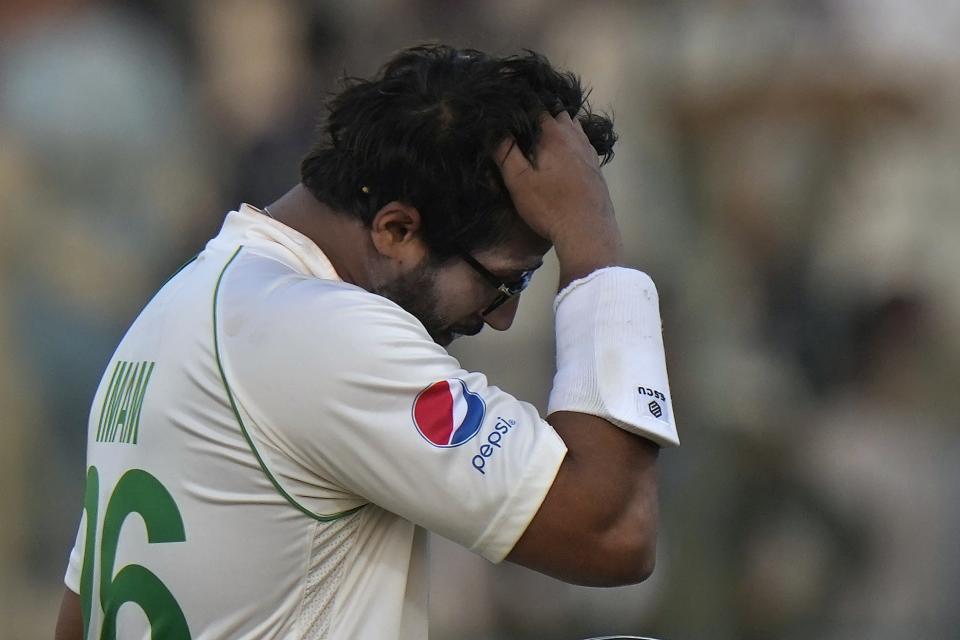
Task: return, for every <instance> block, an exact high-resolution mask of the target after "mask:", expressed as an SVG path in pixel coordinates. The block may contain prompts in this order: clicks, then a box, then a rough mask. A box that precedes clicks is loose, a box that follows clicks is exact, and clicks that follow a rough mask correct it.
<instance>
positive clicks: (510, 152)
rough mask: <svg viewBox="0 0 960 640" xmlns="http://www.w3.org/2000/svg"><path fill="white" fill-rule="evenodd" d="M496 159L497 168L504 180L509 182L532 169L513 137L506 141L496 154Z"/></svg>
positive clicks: (501, 144)
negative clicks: (510, 179) (513, 177)
mask: <svg viewBox="0 0 960 640" xmlns="http://www.w3.org/2000/svg"><path fill="white" fill-rule="evenodd" d="M494 159H495V160H496V161H497V166H499V167H500V173H501V174H502V175H503V178H504V180H506V181H508V182H509V178H511V177H512V176H515V175H518V174H520V173H523V172H524V171H527V170H529V169H530V163H529V162H528V161H527V158H526V157H525V156H524V155H523V152H522V151H520V147H519V146H517V141H516V140H514V139H513V137H510V138H507V139H505V140H504V141H503V142H501V143H500V145H499V146H498V147H497V150H496V151H495V152H494Z"/></svg>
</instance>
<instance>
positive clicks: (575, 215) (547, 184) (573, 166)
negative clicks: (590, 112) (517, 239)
mask: <svg viewBox="0 0 960 640" xmlns="http://www.w3.org/2000/svg"><path fill="white" fill-rule="evenodd" d="M540 125H541V127H542V131H543V133H542V135H541V138H540V143H539V144H538V146H537V149H536V166H534V165H532V164H530V162H529V161H528V160H527V159H526V158H525V157H524V155H523V153H522V152H521V151H520V149H519V148H517V145H516V143H515V142H514V140H513V139H512V138H508V139H507V140H504V142H503V143H502V144H501V146H500V148H499V149H498V151H497V159H498V164H499V166H500V171H501V173H502V174H503V180H504V183H505V184H506V185H507V189H509V191H510V197H511V198H512V199H513V204H514V206H515V207H516V208H517V212H518V213H519V214H520V217H521V218H523V220H524V222H526V223H527V225H528V226H529V227H530V228H531V229H533V230H534V232H536V233H537V234H538V235H540V236H542V237H544V238H546V239H548V240H550V241H551V242H552V243H553V245H554V247H555V248H556V251H557V257H558V259H559V261H560V286H559V288H561V289H562V288H563V287H565V286H566V285H567V284H569V283H570V282H571V281H572V280H575V279H577V278H582V277H583V276H586V275H588V274H589V273H591V272H592V271H595V270H596V269H599V268H602V267H608V266H613V265H619V264H621V263H622V261H623V247H622V243H621V240H620V231H619V229H618V228H617V221H616V218H615V217H614V212H613V203H612V202H611V201H610V192H609V190H608V189H607V183H606V181H605V180H604V179H603V174H602V173H601V172H600V162H599V159H598V157H597V152H596V150H594V148H593V147H592V146H591V145H590V142H589V140H588V139H587V136H586V134H584V132H583V129H582V128H581V126H580V123H579V122H578V121H576V120H571V118H570V116H569V115H568V114H567V113H566V112H565V111H561V112H560V114H559V115H557V116H556V117H555V118H554V117H551V116H550V114H548V113H546V112H545V113H544V114H543V115H542V116H541V118H540Z"/></svg>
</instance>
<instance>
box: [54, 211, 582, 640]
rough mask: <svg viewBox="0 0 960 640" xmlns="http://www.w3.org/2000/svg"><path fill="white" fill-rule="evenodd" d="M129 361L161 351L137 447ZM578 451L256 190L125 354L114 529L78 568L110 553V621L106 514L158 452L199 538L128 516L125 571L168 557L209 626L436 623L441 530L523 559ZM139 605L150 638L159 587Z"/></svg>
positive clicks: (74, 583)
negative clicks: (432, 581) (346, 276)
mask: <svg viewBox="0 0 960 640" xmlns="http://www.w3.org/2000/svg"><path fill="white" fill-rule="evenodd" d="M119 361H128V362H141V361H150V362H155V363H156V364H155V368H154V369H153V373H152V376H151V378H150V380H149V383H148V384H147V386H146V390H145V392H144V394H143V408H142V411H141V413H140V425H139V435H138V440H137V442H136V444H132V443H125V442H101V441H98V440H97V438H96V432H97V430H98V425H99V424H100V422H101V413H102V407H103V404H104V400H105V398H106V397H107V396H108V395H109V388H110V380H111V372H112V371H113V370H114V367H115V363H116V362H119ZM436 383H441V384H440V385H439V386H437V387H436V389H434V386H435V384H436ZM461 383H462V384H461ZM430 389H434V390H433V391H430ZM448 401H449V406H448V404H447V402H448ZM415 403H416V406H415ZM448 408H449V412H448V411H447V410H448ZM471 420H474V421H476V426H477V427H478V430H477V432H476V433H475V434H474V435H472V437H467V436H470V431H471V428H470V427H471V425H472V424H474V423H473V422H471ZM454 421H456V422H454ZM447 424H449V425H451V430H450V433H447V432H446V431H444V428H445V425H447ZM461 424H462V425H466V426H465V427H464V428H463V430H458V429H456V428H454V427H456V426H457V425H461ZM418 425H420V426H419V428H418ZM431 430H432V431H431ZM423 432H425V433H426V435H425V434H424V433H423ZM443 438H446V440H444V439H443ZM431 440H434V441H436V442H438V443H439V444H435V443H434V442H433V441H431ZM451 440H453V441H454V442H453V443H452V444H451ZM460 440H463V442H460V444H457V442H459V441H460ZM565 453H566V448H565V446H564V444H563V442H562V440H561V439H560V438H559V436H558V435H557V434H556V432H554V431H553V429H552V428H551V427H550V426H549V425H548V424H547V423H546V422H544V421H543V420H542V419H541V417H540V416H539V415H538V413H537V411H536V409H535V408H534V407H533V406H532V405H530V404H527V403H524V402H520V401H518V400H517V399H515V398H513V397H511V396H510V395H509V394H507V393H505V392H503V391H501V390H500V389H498V388H496V387H493V386H489V385H488V384H487V380H486V378H485V377H484V376H483V375H482V374H479V373H472V372H468V371H465V370H463V369H462V368H461V367H460V365H459V364H458V362H457V361H456V360H455V359H454V358H453V357H451V356H450V355H449V354H447V352H446V351H445V350H444V349H443V348H441V347H439V346H438V345H436V344H435V343H434V342H432V341H431V339H430V337H429V336H428V334H427V333H426V331H425V329H424V328H423V326H422V325H421V324H420V323H419V322H418V321H417V320H416V319H415V318H414V317H413V316H411V315H410V314H408V313H407V312H405V311H404V310H403V309H401V308H400V307H398V306H397V305H395V304H393V303H392V302H390V301H388V300H386V299H385V298H382V297H380V296H377V295H373V294H371V293H369V292H367V291H364V290H363V289H360V288H358V287H355V286H352V285H349V284H346V283H344V282H342V281H340V280H339V278H338V277H337V275H336V273H335V272H334V271H333V268H332V267H331V265H330V263H329V261H328V260H327V259H326V257H325V256H324V255H323V254H322V253H321V252H320V250H319V249H318V248H317V247H316V245H314V243H312V242H311V241H310V240H309V239H307V238H306V237H304V236H302V235H301V234H299V233H297V232H295V231H293V230H291V229H289V228H287V227H285V226H284V225H282V224H280V223H278V222H276V221H275V220H272V219H270V218H267V217H266V216H264V215H262V214H260V213H258V212H257V211H256V210H254V209H253V208H251V207H248V206H246V205H244V207H242V208H241V210H240V211H239V212H231V213H229V214H228V215H227V218H226V221H225V223H224V226H223V229H222V231H221V232H220V234H219V235H218V236H217V237H216V238H214V239H213V240H211V241H210V243H209V244H208V245H207V247H206V249H205V250H204V251H203V253H201V254H200V256H199V257H198V258H197V260H195V261H194V262H193V263H191V264H190V265H188V266H187V267H186V268H184V269H183V270H182V271H181V272H180V273H179V274H177V275H176V276H175V277H174V278H173V279H171V281H170V282H169V283H167V284H166V285H165V286H164V287H163V288H162V289H161V291H160V292H159V293H158V294H157V295H156V296H155V298H154V299H153V300H152V301H151V302H150V303H149V304H148V305H147V307H146V308H145V309H144V310H143V312H142V313H141V314H140V316H139V317H138V318H137V320H136V321H135V322H134V324H133V326H132V327H131V328H130V330H129V331H128V333H127V335H126V336H125V337H124V339H123V341H122V342H121V344H120V346H119V347H118V349H117V351H116V353H115V354H114V356H113V359H112V361H111V363H110V365H109V366H108V368H107V374H105V376H104V378H103V381H102V382H101V385H100V388H99V390H98V392H97V395H96V397H95V399H94V403H93V410H92V412H91V416H90V436H89V440H88V453H87V458H88V468H90V467H96V469H97V473H98V476H99V496H98V501H97V505H98V511H99V513H98V515H97V532H98V533H97V536H96V540H95V544H94V545H92V546H91V545H85V544H84V541H85V537H86V536H85V535H84V533H83V531H81V533H80V534H79V535H78V539H77V548H75V549H74V552H73V553H72V554H71V560H70V565H69V568H68V570H67V574H66V578H65V582H66V584H67V586H68V587H70V588H71V589H72V590H74V591H78V592H79V589H80V584H81V579H80V575H81V571H82V568H81V565H82V564H83V560H84V558H85V554H91V553H92V554H95V555H93V556H92V557H93V558H94V559H93V561H92V564H91V566H93V567H94V574H93V579H92V581H91V582H92V585H93V586H92V591H93V593H92V594H90V595H91V601H92V603H93V605H92V615H91V618H92V625H91V628H90V637H98V636H99V635H100V626H101V624H102V622H103V612H102V608H101V606H100V603H101V595H102V594H100V593H99V591H100V586H101V577H100V575H99V573H100V570H101V567H102V566H103V564H102V563H103V560H104V559H103V556H104V550H103V548H102V547H104V546H106V545H104V544H103V542H102V539H103V533H102V529H103V527H104V525H103V521H104V517H105V511H107V504H108V503H109V501H110V498H111V494H112V492H113V490H114V487H115V485H116V484H117V482H118V480H119V479H120V478H121V476H122V475H123V474H125V473H126V472H128V471H129V470H131V469H142V470H144V471H146V472H147V473H149V474H150V475H152V476H153V477H154V478H156V480H157V481H158V482H159V484H160V485H162V486H163V487H164V488H165V489H166V490H167V491H168V492H169V494H170V497H171V498H172V501H173V503H174V504H175V505H176V508H177V510H178V511H179V513H180V515H181V516H182V521H183V527H184V532H185V536H184V537H185V539H184V541H182V542H166V543H160V542H155V543H149V542H148V538H147V531H146V527H145V524H144V522H146V521H148V520H150V518H151V517H154V516H150V515H149V514H148V516H147V517H145V518H143V519H142V520H141V518H139V517H136V516H130V517H128V518H126V520H125V521H124V522H123V524H122V526H121V530H120V534H119V543H118V546H117V552H116V561H115V564H114V565H113V573H114V576H113V577H115V576H116V575H117V574H118V572H119V571H121V569H122V568H123V567H124V566H125V565H128V564H137V565H142V566H143V567H145V568H147V569H148V570H149V571H151V572H153V573H154V574H156V576H157V578H158V579H159V581H160V582H162V583H163V585H164V586H165V587H166V588H167V589H168V590H169V592H170V593H171V594H172V596H173V598H174V599H175V600H176V602H177V603H178V605H179V607H180V608H181V609H182V611H183V614H184V617H185V618H186V621H187V623H188V625H189V629H190V633H191V636H192V637H193V638H211V639H212V638H234V639H239V638H287V637H296V638H314V637H317V638H319V637H323V638H424V637H426V635H427V588H428V585H427V569H426V531H425V529H429V530H432V531H435V532H437V533H439V534H441V535H443V536H445V537H448V538H450V539H452V540H454V541H456V542H459V543H460V544H463V545H464V546H466V547H468V548H470V549H472V550H474V551H476V552H477V553H479V554H481V555H483V556H484V557H486V558H488V559H489V560H492V561H494V562H498V561H500V560H502V559H503V558H504V557H505V556H506V555H507V554H508V553H509V551H510V549H511V548H512V547H513V545H514V544H515V543H516V541H517V539H518V538H519V537H520V535H521V534H522V533H523V531H524V530H525V528H526V527H527V525H528V524H529V522H530V520H531V519H532V517H533V516H534V514H535V513H536V511H537V509H538V508H539V506H540V504H541V502H542V501H543V499H544V497H545V495H546V493H547V491H548V489H549V488H550V486H551V484H552V482H553V479H554V477H555V475H556V473H557V470H558V469H559V466H560V463H561V461H562V459H563V457H564V455H565ZM88 547H89V548H88ZM108 582H109V580H108ZM82 595H87V594H82ZM117 620H118V634H117V637H121V638H135V637H136V638H143V637H149V635H150V630H149V622H148V619H147V617H146V616H145V615H144V613H143V612H142V611H141V608H140V607H139V606H138V605H137V604H133V603H131V604H125V605H123V606H122V607H121V608H120V610H119V614H118V617H117ZM165 637H169V636H165Z"/></svg>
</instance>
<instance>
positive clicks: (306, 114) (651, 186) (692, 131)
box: [0, 0, 960, 640]
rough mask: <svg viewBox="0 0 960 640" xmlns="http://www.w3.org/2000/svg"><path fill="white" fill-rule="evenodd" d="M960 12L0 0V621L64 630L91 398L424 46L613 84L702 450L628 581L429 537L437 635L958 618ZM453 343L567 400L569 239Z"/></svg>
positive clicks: (897, 6)
mask: <svg viewBox="0 0 960 640" xmlns="http://www.w3.org/2000/svg"><path fill="white" fill-rule="evenodd" d="M958 33H960V3H956V2H952V1H950V0H942V1H941V0H762V1H761V0H758V1H753V2H751V1H747V0H686V1H684V0H673V1H666V0H663V1H654V0H645V1H644V0H633V1H628V0H621V1H616V0H597V1H594V2H589V3H586V2H573V1H572V0H571V1H564V0H552V1H547V0H486V1H485V2H466V1H463V0H460V1H453V0H447V1H441V0H418V1H415V0H392V1H373V0H353V1H343V2H334V1H319V0H316V1H312V2H307V1H305V0H204V1H203V2H190V1H189V0H124V1H123V2H119V1H115V2H109V1H93V0H86V1H81V0H73V1H69V2H64V1H50V0H4V2H3V3H2V4H0V214H2V218H0V220H2V227H0V409H2V411H0V416H2V418H0V420H2V437H3V446H2V447H0V487H2V489H0V514H2V516H0V620H2V621H3V631H2V632H0V635H2V636H3V637H5V638H16V639H19V638H25V639H29V638H48V637H52V631H53V626H54V620H55V617H56V610H57V606H58V602H59V598H60V594H61V590H62V575H63V571H64V568H65V566H66V558H67V554H68V552H69V548H70V546H71V544H72V541H73V536H74V534H75V530H76V525H77V522H78V521H79V515H80V508H81V500H82V489H83V487H82V482H83V477H84V447H85V429H86V423H87V413H88V410H89V406H90V402H91V398H92V396H93V393H94V390H95V388H96V385H97V383H98V380H99V377H100V375H101V373H102V370H103V368H104V367H105V365H106V363H107V361H108V359H109V356H110V354H111V352H112V350H113V348H114V346H115V344H116V343H117V342H118V341H119V339H120V337H121V336H122V333H123V331H124V330H125V328H126V327H127V325H128V324H129V323H130V322H131V320H132V319H133V318H134V317H135V316H136V314H137V313H138V311H139V309H140V308H141V307H142V305H143V304H144V303H145V302H146V301H147V300H148V298H149V297H150V296H151V295H152V293H153V292H154V291H155V290H156V289H157V288H158V287H159V286H160V284H161V283H162V282H163V281H164V280H165V278H166V277H167V276H168V275H169V274H170V273H171V272H172V271H173V270H174V269H175V268H176V267H177V265H179V264H180V263H182V262H183V261H184V260H185V259H186V258H188V257H189V256H191V255H193V254H194V253H195V252H196V251H197V250H198V249H199V248H200V247H202V245H203V244H204V242H205V241H206V239H207V238H208V237H210V236H211V235H213V234H214V233H216V231H217V229H218V228H219V226H220V224H221V222H222V219H223V216H224V215H225V213H226V212H227V211H228V210H230V209H235V208H237V207H238V206H239V204H240V203H241V202H244V201H246V202H250V203H252V204H255V205H263V204H266V203H269V202H270V201H272V200H273V199H274V198H276V197H277V196H279V195H280V194H281V193H283V192H284V191H285V190H286V189H287V188H288V187H289V186H291V185H292V184H293V183H294V182H295V181H296V180H297V177H298V171H297V167H298V162H299V159H300V157H301V155H302V154H303V153H304V152H305V151H306V149H307V148H308V146H309V144H310V139H311V132H312V130H313V128H314V126H315V125H316V124H317V122H318V121H319V118H320V117H321V116H322V108H321V106H322V102H323V100H324V98H325V97H326V96H327V95H328V92H330V91H335V90H336V88H337V80H338V78H340V77H342V76H343V75H344V74H348V75H359V76H366V75H370V74H372V73H373V72H374V71H375V70H376V69H377V67H378V66H379V65H380V64H381V63H382V62H383V61H384V60H385V59H386V58H387V57H388V56H389V55H390V54H391V53H392V52H393V51H395V50H397V49H399V48H401V47H404V46H407V45H411V44H415V43H419V42H422V41H425V40H434V41H443V42H448V43H450V44H453V45H457V46H469V47H474V48H480V49H483V50H486V51H489V52H491V53H497V54H508V53H513V52H517V51H518V50H519V49H521V48H531V49H535V50H537V51H541V52H543V53H545V54H546V55H547V56H548V57H549V58H550V59H551V60H552V61H553V62H554V63H555V64H557V65H559V66H561V67H565V68H568V69H571V70H573V71H575V72H577V73H579V74H580V75H581V76H582V77H583V78H584V79H585V81H586V82H587V83H588V84H589V85H591V86H592V87H593V88H594V91H593V94H592V100H591V101H592V104H593V105H594V107H596V108H598V109H601V110H609V111H612V112H614V113H615V116H616V122H617V129H618V131H619V133H620V142H619V143H618V146H617V157H616V159H615V160H614V161H613V163H612V164H611V165H609V166H608V167H607V168H606V170H605V171H606V175H607V179H608V182H609V184H610V188H611V192H612V194H613V198H614V201H615V204H616V205H617V212H618V217H619V219H620V222H621V225H622V229H623V232H624V236H625V240H626V243H627V247H628V251H629V258H630V261H631V263H632V264H633V265H634V266H637V267H639V268H642V269H644V270H646V271H648V272H649V273H650V274H651V275H652V276H653V277H654V279H655V280H656V281H657V283H658V286H659V288H660V293H661V304H662V316H663V319H664V332H665V341H666V343H667V348H668V359H669V368H670V372H671V386H672V390H673V395H674V407H675V411H676V415H677V417H678V423H679V426H680V432H681V438H682V441H683V446H682V447H681V448H680V449H679V450H670V451H666V452H664V453H663V454H662V457H661V460H662V465H661V466H662V472H661V482H662V491H661V500H662V527H661V532H660V546H659V556H658V568H657V571H656V573H655V574H654V577H653V578H652V579H650V580H649V581H648V582H646V583H644V584H642V585H639V586H635V587H629V588H621V589H609V590H602V589H587V588H577V587H571V586H566V585H563V584H561V583H558V582H556V581H553V580H550V579H548V578H545V577H542V576H540V575H538V574H535V573H532V572H529V571H527V570H524V569H522V568H519V567H516V566H509V565H502V566H492V565H490V564H489V563H487V562H485V561H483V560H481V559H478V558H476V557H474V556H472V555H470V554H469V553H468V552H466V551H463V550H462V549H460V548H459V547H456V546H455V545H453V544H451V543H449V542H446V541H444V540H441V539H438V538H434V540H433V546H432V554H433V560H432V572H433V574H434V582H433V591H432V600H431V618H432V638H434V639H435V640H437V639H439V640H444V639H468V640H469V639H478V640H479V639H494V638H497V639H499V638H508V639H516V638H520V639H522V638H550V639H552V638H558V639H560V638H569V639H573V638H580V637H586V636H591V635H603V634H612V633H615V632H618V633H632V634H637V635H651V636H656V637H659V638H665V639H676V640H679V639H717V640H726V639H731V640H732V639H738V640H739V639H746V640H753V639H756V640H761V639H774V638H776V639H788V640H789V639H793V638H797V639H799V638H817V639H838V640H839V639H851V640H853V639H858V640H859V639H866V638H870V639H872V640H883V639H887V638H889V639H896V640H902V639H906V638H910V639H919V640H926V639H947V638H958V637H960V631H958V629H960V608H958V607H957V606H956V603H957V602H958V601H960V542H958V541H960V500H958V499H957V497H956V492H957V489H958V488H960V464H958V462H960V424H958V416H960V393H958V389H957V387H958V386H960V283H958V276H960V213H958V211H960V82H958V78H960V38H958V37H957V34H958ZM545 271H546V273H543V274H542V275H540V276H539V277H538V278H537V279H535V281H534V285H533V288H532V290H531V291H530V292H529V293H527V294H526V295H524V304H523V305H522V306H521V311H520V316H519V319H518V322H517V324H516V325H515V329H513V330H511V331H510V332H508V333H506V334H497V333H495V332H485V333H484V334H482V335H481V336H480V337H478V338H477V339H473V340H465V341H462V344H456V345H455V347H454V349H453V351H454V353H455V355H457V356H458V357H460V359H461V361H462V362H463V364H464V366H465V367H467V368H470V369H480V370H483V371H485V372H487V373H489V374H490V377H491V378H492V380H493V381H494V383H496V384H498V385H499V386H501V387H504V388H506V389H507V390H509V391H511V392H512V393H514V394H515V395H518V396H520V397H522V398H525V399H529V400H531V401H533V402H535V403H537V404H538V405H539V406H540V407H541V409H542V408H543V407H544V406H545V402H546V397H547V393H548V390H549V386H550V381H551V374H552V362H553V338H552V335H553V333H552V316H551V313H550V302H551V299H552V295H553V286H554V284H555V282H556V278H555V273H556V265H555V263H549V264H548V266H547V268H546V269H545Z"/></svg>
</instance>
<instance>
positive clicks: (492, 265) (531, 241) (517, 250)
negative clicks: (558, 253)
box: [475, 229, 552, 273]
mask: <svg viewBox="0 0 960 640" xmlns="http://www.w3.org/2000/svg"><path fill="white" fill-rule="evenodd" d="M551 246H552V245H551V244H550V242H549V241H548V240H545V239H544V238H541V237H540V236H538V235H536V234H535V233H533V232H532V231H530V230H529V229H526V230H525V231H524V230H520V229H513V230H511V233H509V234H506V237H505V238H503V239H502V240H501V241H500V242H499V243H497V244H496V245H494V246H492V247H490V248H488V249H485V250H483V251H481V252H478V253H477V254H476V256H475V257H476V258H477V259H479V260H481V262H483V264H485V265H486V266H487V268H488V269H494V270H498V271H516V272H518V273H519V272H522V271H530V270H532V269H537V268H539V267H540V266H541V265H542V264H543V256H544V254H546V253H547V251H549V250H550V247H551Z"/></svg>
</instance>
